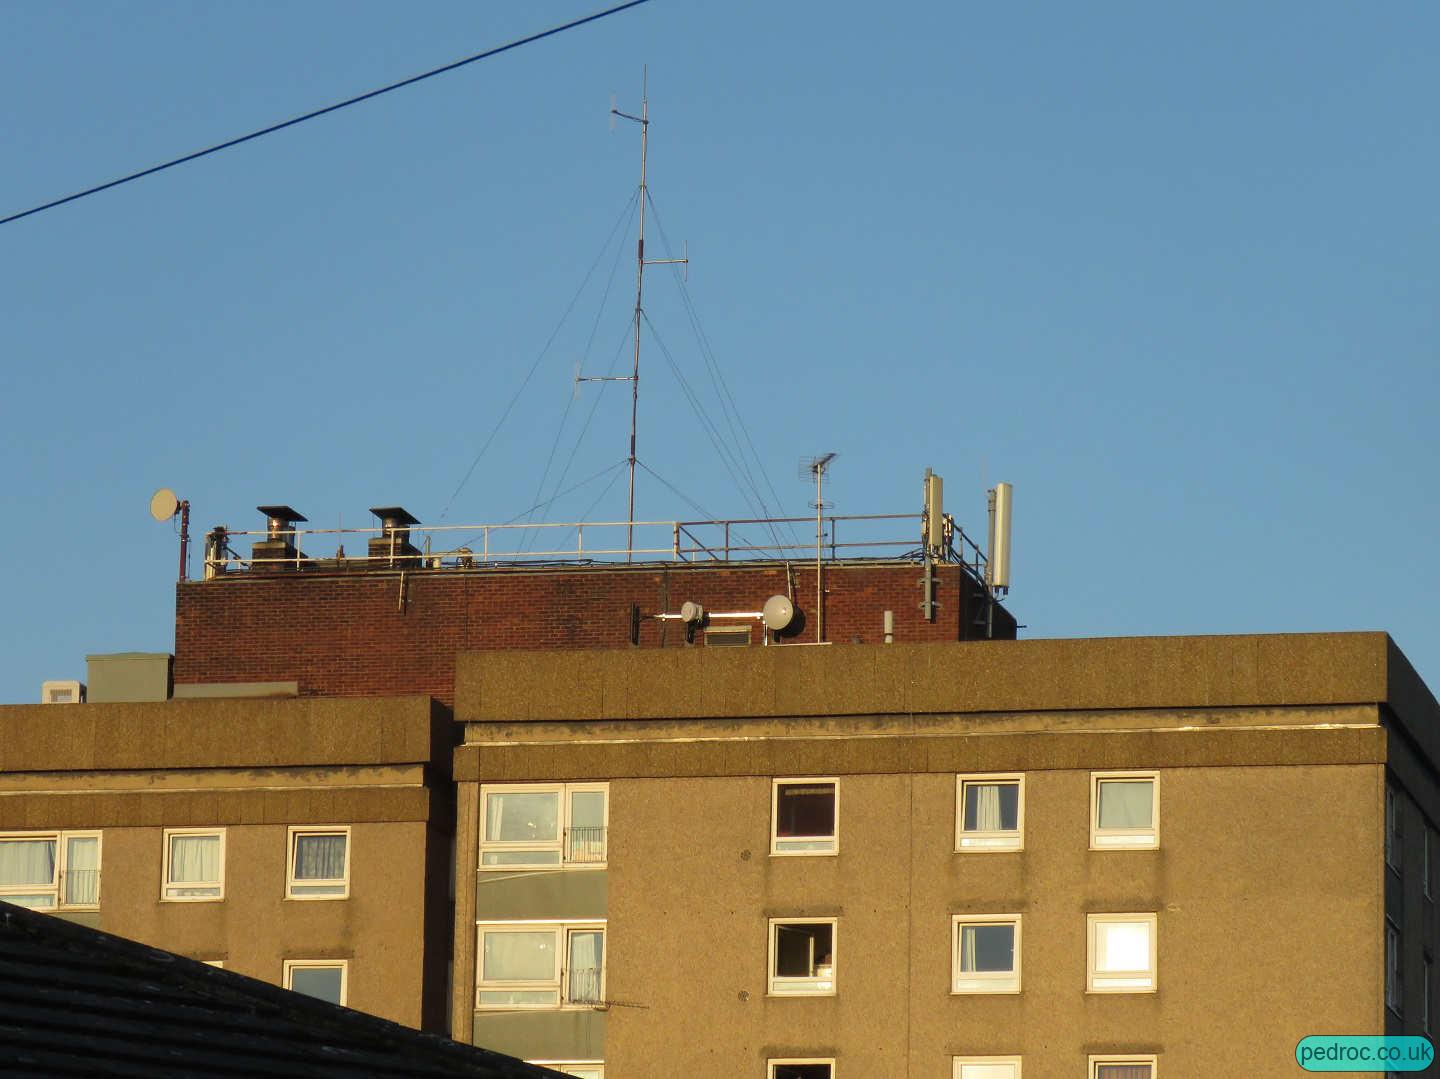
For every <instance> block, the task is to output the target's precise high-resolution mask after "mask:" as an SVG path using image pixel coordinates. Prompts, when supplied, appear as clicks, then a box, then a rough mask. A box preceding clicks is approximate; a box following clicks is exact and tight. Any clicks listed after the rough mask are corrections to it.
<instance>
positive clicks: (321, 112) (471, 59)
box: [0, 0, 650, 225]
mask: <svg viewBox="0 0 1440 1079" xmlns="http://www.w3.org/2000/svg"><path fill="white" fill-rule="evenodd" d="M649 2H650V0H626V2H625V3H623V4H616V5H615V6H614V7H609V8H606V9H605V10H604V11H597V12H595V13H593V14H591V15H586V16H584V17H583V18H579V19H572V20H570V21H569V22H567V23H562V24H560V25H559V26H552V27H551V28H550V29H548V30H541V31H539V32H538V33H534V34H529V35H527V36H525V37H522V38H517V39H516V40H514V41H509V42H506V43H505V44H504V45H497V46H496V47H494V48H492V49H486V50H485V51H484V52H477V53H475V55H473V56H467V57H465V58H464V59H461V60H456V61H454V62H452V63H449V64H445V65H444V66H442V67H437V68H432V69H431V70H429V71H423V72H421V73H420V74H419V75H412V76H410V77H409V78H408V79H401V80H400V81H399V82H392V83H390V84H389V85H388V86H381V87H379V88H378V89H375V90H369V91H367V92H366V93H363V94H357V95H356V96H354V97H350V98H346V99H345V100H344V101H337V102H335V104H333V105H326V106H325V107H324V108H322V109H315V110H313V111H311V112H307V113H304V114H302V115H300V116H295V117H291V118H290V119H289V120H284V121H281V122H280V123H278V124H271V125H270V126H269V127H263V128H261V129H260V130H259V131H252V132H250V133H249V134H248V135H240V136H238V137H237V138H233V139H226V140H225V141H224V142H219V143H216V144H215V145H214V146H207V147H206V148H205V149H203V150H196V151H195V152H194V153H189V154H185V155H184V156H182V157H177V158H174V159H173V160H170V161H165V162H162V163H161V164H159V165H152V166H151V167H150V168H148V169H141V170H140V171H139V172H132V173H130V174H129V175H128V176H121V177H120V178H119V179H115V180H110V181H109V182H107V183H103V184H96V185H95V186H94V187H89V188H86V189H85V190H84V191H77V192H75V193H74V194H73V195H66V196H65V197H64V198H58V199H52V200H50V201H49V202H46V203H42V204H41V205H39V206H33V207H31V208H30V209H28V210H22V211H20V212H19V213H14V214H11V215H10V216H8V217H0V225H8V224H10V223H11V222H12V221H19V220H20V219H21V218H24V217H29V216H31V215H32V214H38V213H40V212H42V211H44V210H53V209H54V208H55V207H57V206H64V205H65V204H66V203H68V202H75V201H76V200H77V199H83V198H85V197H87V196H89V195H98V194H99V193H100V192H102V191H108V190H110V189H111V188H112V187H119V186H120V185H121V184H128V183H130V182H132V181H134V180H140V179H143V178H144V177H146V176H153V175H155V174H156V173H157V172H164V171H165V170H166V169H173V168H174V167H175V166H177V165H184V164H186V163H187V162H190V161H195V160H198V159H199V158H202V157H207V156H209V155H210V154H215V153H219V152H220V151H221V150H228V149H230V148H231V147H232V146H239V145H240V144H241V143H245V142H251V141H252V140H254V139H258V138H262V137H263V136H265V135H273V134H274V133H275V132H277V131H283V130H285V129H286V128H287V127H294V126H295V125H297V124H303V123H305V122H306V121H307V120H314V119H316V118H317V117H321V116H325V115H327V114H329V113H332V112H338V111H339V110H340V109H346V108H349V107H350V106H351V105H358V104H360V103H361V102H362V101H369V100H370V99H371V98H375V97H379V96H380V95H381V94H388V93H390V92H391V91H392V90H400V89H403V88H404V87H406V86H413V85H414V84H415V83H417V82H424V81H425V80H426V79H433V78H434V77H435V76H437V75H444V74H446V73H447V72H450V71H454V70H456V69H457V68H462V67H465V66H466V65H467V64H474V63H477V62H478V61H480V60H488V59H490V58H491V57H492V56H499V55H500V54H501V53H503V52H509V51H510V50H511V49H518V48H519V47H520V46H522V45H529V44H532V43H534V42H536V41H540V40H542V39H544V38H547V37H553V36H555V35H556V34H561V33H564V32H565V31H566V30H574V29H575V28H577V27H580V26H584V25H585V24H586V23H592V22H596V21H598V20H600V19H604V18H608V17H609V16H611V15H618V14H619V13H620V12H622V11H626V10H628V9H630V8H632V7H639V6H640V5H641V4H648V3H649Z"/></svg>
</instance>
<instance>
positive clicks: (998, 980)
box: [950, 914, 1024, 996]
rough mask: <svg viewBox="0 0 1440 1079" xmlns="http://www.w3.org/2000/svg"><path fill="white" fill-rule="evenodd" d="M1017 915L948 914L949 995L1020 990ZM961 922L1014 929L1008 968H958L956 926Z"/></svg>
mask: <svg viewBox="0 0 1440 1079" xmlns="http://www.w3.org/2000/svg"><path fill="white" fill-rule="evenodd" d="M1023 920H1024V919H1023V918H1022V916H1021V915H1019V914H952V915H951V916H950V994H951V995H952V996H976V995H992V994H1007V993H1008V994H1014V993H1018V992H1020V979H1021V973H1020V972H1021V969H1022V968H1021V951H1020V944H1021V934H1022V926H1021V923H1022V922H1023ZM965 925H1009V926H1013V927H1014V930H1015V962H1014V965H1013V966H1012V967H1011V968H1010V969H1009V970H979V971H962V970H961V969H960V927H961V926H965Z"/></svg>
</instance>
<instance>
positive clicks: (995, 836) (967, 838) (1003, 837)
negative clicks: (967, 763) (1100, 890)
mask: <svg viewBox="0 0 1440 1079" xmlns="http://www.w3.org/2000/svg"><path fill="white" fill-rule="evenodd" d="M996 783H1014V784H1016V786H1017V787H1018V788H1019V789H1018V790H1017V792H1016V806H1015V830H1014V831H1005V830H1003V829H1002V830H1000V831H994V832H984V831H974V832H967V831H966V830H965V788H966V786H967V785H968V786H985V785H987V784H996ZM1024 849H1025V774H1024V773H1023V772H993V773H985V772H970V773H962V774H960V775H957V776H956V777H955V852H956V853H957V854H986V853H990V852H993V851H1016V850H1024ZM1001 1063H1004V1062H1003V1061H1001Z"/></svg>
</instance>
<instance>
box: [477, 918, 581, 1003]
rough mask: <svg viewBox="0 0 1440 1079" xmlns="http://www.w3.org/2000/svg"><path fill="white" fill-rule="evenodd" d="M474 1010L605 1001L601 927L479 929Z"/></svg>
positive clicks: (506, 926) (499, 926)
mask: <svg viewBox="0 0 1440 1079" xmlns="http://www.w3.org/2000/svg"><path fill="white" fill-rule="evenodd" d="M477 936H478V943H477V949H478V952H479V957H478V962H477V963H476V983H477V984H476V990H475V1005H476V1007H478V1008H557V1007H561V1006H562V1005H576V1006H584V1005H592V1004H598V1003H600V1002H601V1001H602V1000H603V991H604V984H605V982H604V979H605V927H604V926H603V925H594V924H586V925H516V924H513V923H505V922H497V923H491V924H488V925H486V924H481V925H480V926H478V927H477Z"/></svg>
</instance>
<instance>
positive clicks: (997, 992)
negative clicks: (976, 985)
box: [950, 985, 1020, 997]
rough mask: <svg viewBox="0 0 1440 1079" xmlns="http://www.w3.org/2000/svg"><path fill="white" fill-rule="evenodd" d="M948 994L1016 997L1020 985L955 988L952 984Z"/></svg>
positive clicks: (1018, 993)
mask: <svg viewBox="0 0 1440 1079" xmlns="http://www.w3.org/2000/svg"><path fill="white" fill-rule="evenodd" d="M950 995H951V996H952V997H1018V996H1019V995H1020V987H1019V986H1018V985H1017V986H1015V987H1013V988H1008V987H1007V988H1002V987H1000V986H996V987H995V988H993V989H956V988H955V987H954V986H953V985H952V986H951V987H950Z"/></svg>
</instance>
